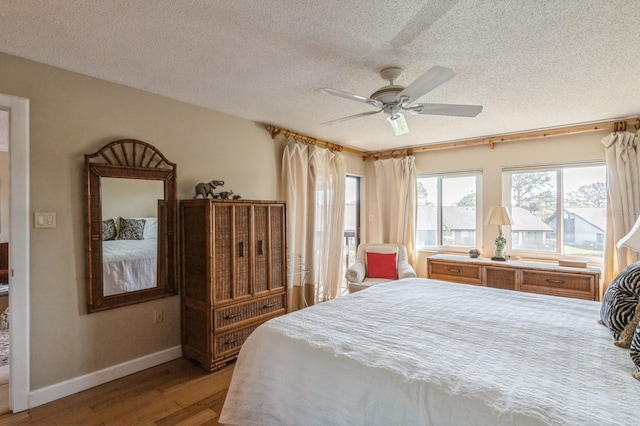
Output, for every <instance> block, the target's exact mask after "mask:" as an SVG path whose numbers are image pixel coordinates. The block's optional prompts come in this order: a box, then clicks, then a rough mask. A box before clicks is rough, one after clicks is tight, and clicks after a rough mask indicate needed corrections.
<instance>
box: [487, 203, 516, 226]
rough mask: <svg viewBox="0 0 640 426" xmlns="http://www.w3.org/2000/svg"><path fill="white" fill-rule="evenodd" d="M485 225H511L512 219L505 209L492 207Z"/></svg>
mask: <svg viewBox="0 0 640 426" xmlns="http://www.w3.org/2000/svg"><path fill="white" fill-rule="evenodd" d="M485 225H513V219H512V218H511V214H509V210H507V208H506V207H504V206H493V207H491V210H490V211H489V217H487V222H486V223H485Z"/></svg>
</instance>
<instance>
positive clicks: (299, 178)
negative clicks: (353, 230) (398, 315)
mask: <svg viewBox="0 0 640 426" xmlns="http://www.w3.org/2000/svg"><path fill="white" fill-rule="evenodd" d="M278 137H281V138H285V136H281V135H280V136H278ZM285 140H286V143H287V145H286V147H285V150H284V155H283V157H282V185H281V191H282V192H281V197H282V198H283V199H284V201H286V202H287V252H288V263H289V274H288V283H287V284H288V287H289V289H293V287H294V286H302V288H300V290H301V291H300V292H298V294H299V295H300V297H301V299H302V300H298V301H296V302H297V303H291V304H290V308H291V307H295V306H296V305H297V306H307V305H312V304H315V303H318V302H322V301H325V300H328V299H333V298H335V297H337V296H338V295H339V291H340V282H341V277H340V270H341V269H340V265H341V261H342V244H343V243H342V240H343V233H344V203H345V184H346V176H347V173H346V165H345V160H344V156H343V155H342V154H341V153H339V152H333V151H330V150H329V149H326V148H320V147H317V146H315V145H308V144H305V143H302V142H298V141H296V140H294V139H293V138H286V139H285ZM308 286H312V288H313V292H312V293H313V296H312V300H309V298H308V292H305V289H304V288H305V287H308ZM292 293H294V294H295V292H292ZM305 294H306V295H307V297H305ZM292 302H293V301H292Z"/></svg>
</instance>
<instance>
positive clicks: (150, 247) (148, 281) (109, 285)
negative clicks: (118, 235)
mask: <svg viewBox="0 0 640 426" xmlns="http://www.w3.org/2000/svg"><path fill="white" fill-rule="evenodd" d="M157 246H158V240H156V239H147V240H112V241H104V242H103V243H102V264H103V267H102V282H103V292H104V293H103V294H104V295H105V296H110V295H113V294H119V293H124V292H128V291H136V290H143V289H145V288H150V287H155V286H156V283H157V281H156V275H157V274H156V271H157V264H158V261H157V259H158V254H157V252H158V247H157Z"/></svg>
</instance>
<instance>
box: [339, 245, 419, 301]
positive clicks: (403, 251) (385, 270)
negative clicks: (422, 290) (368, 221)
mask: <svg viewBox="0 0 640 426" xmlns="http://www.w3.org/2000/svg"><path fill="white" fill-rule="evenodd" d="M407 259H408V257H407V248H406V247H405V246H403V245H400V244H360V245H359V246H358V251H357V252H356V261H355V262H354V263H353V265H351V266H350V267H349V269H348V270H347V273H346V274H345V278H346V279H347V281H348V282H349V293H354V292H356V291H359V290H364V289H365V288H368V287H370V286H372V285H375V284H380V283H383V282H387V281H392V280H395V279H401V278H412V277H416V272H415V271H414V270H413V267H412V266H411V265H410V264H409V262H408V260H407Z"/></svg>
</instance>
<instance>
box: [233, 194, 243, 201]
mask: <svg viewBox="0 0 640 426" xmlns="http://www.w3.org/2000/svg"><path fill="white" fill-rule="evenodd" d="M240 198H242V197H241V196H239V195H234V196H233V199H234V200H239V199H240Z"/></svg>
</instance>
